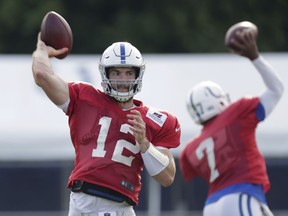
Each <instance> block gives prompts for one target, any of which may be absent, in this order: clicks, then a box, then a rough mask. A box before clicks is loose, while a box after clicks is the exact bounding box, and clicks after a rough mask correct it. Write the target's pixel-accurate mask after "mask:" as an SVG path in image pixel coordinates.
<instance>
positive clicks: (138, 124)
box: [127, 110, 150, 152]
mask: <svg viewBox="0 0 288 216" xmlns="http://www.w3.org/2000/svg"><path fill="white" fill-rule="evenodd" d="M127 117H128V122H129V124H130V125H131V127H130V129H131V131H132V132H133V135H134V137H135V141H136V142H137V143H138V144H139V146H140V149H141V152H146V150H147V149H148V148H149V145H150V142H149V141H148V140H147V138H146V124H145V122H144V121H143V119H142V116H141V113H140V112H139V111H138V110H131V111H130V113H129V114H127Z"/></svg>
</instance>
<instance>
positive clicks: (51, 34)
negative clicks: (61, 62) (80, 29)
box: [41, 11, 73, 59]
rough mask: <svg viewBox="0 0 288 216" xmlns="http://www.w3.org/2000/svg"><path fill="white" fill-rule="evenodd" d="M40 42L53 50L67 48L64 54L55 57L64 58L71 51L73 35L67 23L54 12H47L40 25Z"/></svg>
mask: <svg viewBox="0 0 288 216" xmlns="http://www.w3.org/2000/svg"><path fill="white" fill-rule="evenodd" d="M41 40H42V41H43V42H44V43H45V44H46V45H47V46H51V47H53V48H55V49H61V48H64V47H67V48H68V52H66V53H65V54H62V55H59V56H56V58H58V59H63V58H65V57H66V56H67V55H68V54H69V53H70V52H71V49H72V45H73V34H72V31H71V28H70V26H69V24H68V22H67V21H66V20H65V19H64V18H63V17H62V16H61V15H59V14H58V13H56V12H54V11H50V12H48V13H47V14H46V15H45V17H44V18H43V20H42V24H41Z"/></svg>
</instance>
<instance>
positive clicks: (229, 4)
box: [0, 0, 288, 54]
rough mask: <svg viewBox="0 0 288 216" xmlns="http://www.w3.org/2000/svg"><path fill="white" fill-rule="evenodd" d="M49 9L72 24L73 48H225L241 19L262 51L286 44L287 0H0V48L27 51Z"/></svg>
mask: <svg viewBox="0 0 288 216" xmlns="http://www.w3.org/2000/svg"><path fill="white" fill-rule="evenodd" d="M51 10H53V11H56V12H57V13H59V14H61V15H62V16H63V17H64V18H65V19H66V20H67V21H68V23H69V24H70V26H71V28H72V31H73V36H74V45H73V50H72V54H84V53H85V54H99V53H102V52H103V50H104V49H105V48H106V47H107V46H108V45H110V44H111V43H112V42H115V41H129V42H131V43H132V44H134V45H135V46H136V47H138V48H139V49H140V50H141V51H142V52H143V53H210V52H227V49H226V48H225V47H224V36H225V33H226V31H227V29H228V28H229V27H230V26H231V25H233V24H235V23H236V22H240V21H244V20H248V21H251V22H253V23H255V24H256V25H257V26H258V29H259V36H258V44H259V48H260V49H261V51H264V52H265V51H266V52H285V51H287V49H288V42H287V39H288V16H287V15H286V13H287V11H288V1H287V0H274V1H270V0H262V1H258V0H242V1H233V0H232V1H231V0H221V1H199V0H178V1H175V0H137V1H132V0H121V1H106V0H83V1H76V0H49V1H39V0H13V1H11V0H0V54H23V53H32V52H33V50H34V49H35V45H36V39H37V34H38V32H39V30H40V25H41V21H42V19H43V17H44V16H45V14H46V13H47V12H48V11H51Z"/></svg>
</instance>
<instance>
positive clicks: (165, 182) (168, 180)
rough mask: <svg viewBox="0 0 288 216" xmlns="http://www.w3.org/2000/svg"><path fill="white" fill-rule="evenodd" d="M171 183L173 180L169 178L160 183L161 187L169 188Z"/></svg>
mask: <svg viewBox="0 0 288 216" xmlns="http://www.w3.org/2000/svg"><path fill="white" fill-rule="evenodd" d="M173 182H174V178H171V177H170V178H166V179H165V181H163V182H161V185H162V186H163V187H169V186H171V185H172V184H173Z"/></svg>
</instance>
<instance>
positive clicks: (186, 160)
mask: <svg viewBox="0 0 288 216" xmlns="http://www.w3.org/2000/svg"><path fill="white" fill-rule="evenodd" d="M232 43H233V51H234V52H235V53H236V54H239V55H241V56H244V57H247V58H248V59H249V60H250V61H251V63H252V64H253V65H254V67H255V68H256V69H257V70H258V72H259V74H260V76H261V77H262V80H263V82H264V84H265V86H266V89H265V90H264V91H263V93H262V94H260V95H259V96H254V97H248V96H247V97H243V98H241V99H239V100H237V101H235V102H230V99H229V96H228V94H226V93H225V92H224V91H223V89H222V88H221V87H220V86H219V85H218V84H216V83H215V82H212V81H204V82H202V83H200V84H198V85H196V86H195V87H193V88H192V90H191V91H190V92H189V94H188V99H187V105H188V110H189V113H190V114H191V116H192V118H193V120H194V121H195V122H196V123H197V124H199V125H202V130H201V133H200V134H199V135H197V136H196V137H194V138H193V139H192V140H190V141H189V142H188V144H187V145H186V146H185V148H184V149H183V151H182V152H181V155H180V168H181V172H182V174H183V176H184V178H185V179H186V180H191V179H192V178H194V177H196V176H200V177H201V178H203V179H204V180H206V181H207V183H208V184H209V190H208V197H207V199H206V202H205V206H204V211H203V215H204V216H231V215H233V216H245V215H247V216H248V215H257V216H260V215H261V216H262V215H272V213H271V211H270V210H269V208H268V205H267V202H266V198H265V193H266V192H267V191H268V190H269V188H270V182H269V178H268V175H267V170H266V164H265V160H264V157H263V156H262V154H261V153H260V151H259V150H258V148H257V143H256V139H255V132H256V127H257V125H258V123H260V122H262V121H263V120H264V119H265V118H267V116H268V115H269V114H270V113H271V112H272V110H273V109H274V107H275V106H276V104H277V103H278V101H279V99H280V97H281V96H282V94H283V91H284V87H283V83H282V81H281V80H280V78H279V77H278V75H277V74H276V72H275V71H274V69H273V68H272V67H271V66H270V64H269V63H268V62H267V61H266V60H265V59H264V58H263V56H261V55H260V54H259V51H258V47H257V44H256V38H255V37H254V36H253V34H252V33H251V32H248V31H247V32H246V33H244V34H243V35H242V34H240V33H238V34H237V35H236V37H235V38H234V39H233V40H232ZM248 82H249V79H248V80H247V83H248ZM242 87H243V86H242Z"/></svg>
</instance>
